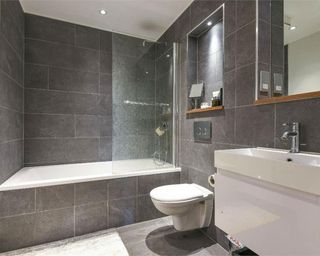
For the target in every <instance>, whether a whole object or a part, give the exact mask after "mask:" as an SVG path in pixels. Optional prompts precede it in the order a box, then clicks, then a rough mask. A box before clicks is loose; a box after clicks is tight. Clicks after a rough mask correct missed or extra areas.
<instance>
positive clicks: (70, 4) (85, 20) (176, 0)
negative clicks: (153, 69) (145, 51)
mask: <svg viewBox="0 0 320 256" xmlns="http://www.w3.org/2000/svg"><path fill="white" fill-rule="evenodd" d="M192 1H193V0H20V2H21V4H22V7H23V9H24V11H25V12H26V13H31V14H36V15H40V16H45V17H49V18H53V19H58V20H63V21H68V22H72V23H76V24H80V25H85V26H90V27H94V28H99V29H103V30H108V31H113V32H117V33H122V34H127V35H132V36H136V37H140V38H144V39H149V40H154V41H155V40H157V39H159V37H160V36H161V35H162V34H163V33H164V32H165V31H166V30H167V29H168V28H169V27H170V25H171V24H172V23H173V22H174V21H175V20H176V19H177V18H178V17H179V16H180V14H181V13H182V12H183V11H184V10H185V9H186V8H187V7H188V6H189V5H190V4H191V2H192ZM100 9H105V10H106V11H107V15H100V14H99V10H100Z"/></svg>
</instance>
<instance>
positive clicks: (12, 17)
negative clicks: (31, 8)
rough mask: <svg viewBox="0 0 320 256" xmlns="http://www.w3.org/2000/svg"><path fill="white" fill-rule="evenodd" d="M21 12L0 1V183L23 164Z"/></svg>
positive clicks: (15, 4) (14, 1) (10, 1)
mask: <svg viewBox="0 0 320 256" xmlns="http://www.w3.org/2000/svg"><path fill="white" fill-rule="evenodd" d="M23 15H24V14H23V11H22V8H21V5H20V3H19V1H18V0H8V1H6V0H2V1H0V183H2V182H3V181H5V180H6V179H7V178H9V177H10V176H11V175H12V174H14V173H15V172H16V171H17V170H19V169H20V168H21V167H22V166H23V59H24V41H23V38H24V17H23Z"/></svg>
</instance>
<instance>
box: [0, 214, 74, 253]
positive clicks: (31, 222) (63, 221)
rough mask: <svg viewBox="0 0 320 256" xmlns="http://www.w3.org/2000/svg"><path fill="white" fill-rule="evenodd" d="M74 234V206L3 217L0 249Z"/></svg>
mask: <svg viewBox="0 0 320 256" xmlns="http://www.w3.org/2000/svg"><path fill="white" fill-rule="evenodd" d="M73 234H74V210H73V208H64V209H60V210H53V211H45V212H41V213H36V214H25V215H21V216H15V217H8V218H1V219H0V251H1V252H4V251H9V250H14V249H19V248H23V247H27V246H32V245H37V244H42V243H48V242H52V241H57V240H60V239H64V238H68V237H72V236H73Z"/></svg>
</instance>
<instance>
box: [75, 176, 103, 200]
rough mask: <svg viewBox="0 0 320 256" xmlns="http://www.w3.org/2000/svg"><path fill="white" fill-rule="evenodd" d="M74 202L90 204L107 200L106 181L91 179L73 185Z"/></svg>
mask: <svg viewBox="0 0 320 256" xmlns="http://www.w3.org/2000/svg"><path fill="white" fill-rule="evenodd" d="M75 186H76V187H75V204H76V205H81V204H90V203H95V202H101V201H107V199H108V189H107V181H104V180H103V181H92V182H84V183H78V184H76V185H75Z"/></svg>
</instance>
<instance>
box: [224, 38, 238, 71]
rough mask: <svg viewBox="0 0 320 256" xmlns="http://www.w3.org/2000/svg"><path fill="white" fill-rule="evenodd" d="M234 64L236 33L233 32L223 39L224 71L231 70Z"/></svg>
mask: <svg viewBox="0 0 320 256" xmlns="http://www.w3.org/2000/svg"><path fill="white" fill-rule="evenodd" d="M235 66H236V34H235V33H233V34H231V35H230V36H228V37H226V38H225V40H224V71H225V72H228V71H230V70H233V69H234V68H235Z"/></svg>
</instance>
